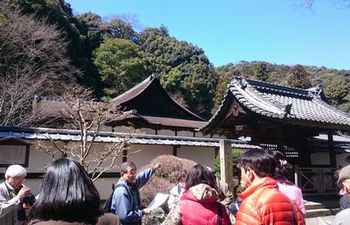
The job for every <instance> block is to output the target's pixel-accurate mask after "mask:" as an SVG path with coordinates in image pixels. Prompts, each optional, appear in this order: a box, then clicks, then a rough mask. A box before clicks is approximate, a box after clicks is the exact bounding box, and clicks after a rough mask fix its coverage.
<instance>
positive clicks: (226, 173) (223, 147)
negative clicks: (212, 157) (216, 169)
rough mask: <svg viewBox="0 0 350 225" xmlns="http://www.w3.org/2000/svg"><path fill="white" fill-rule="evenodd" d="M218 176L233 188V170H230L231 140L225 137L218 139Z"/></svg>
mask: <svg viewBox="0 0 350 225" xmlns="http://www.w3.org/2000/svg"><path fill="white" fill-rule="evenodd" d="M219 151H220V171H221V173H220V176H221V177H220V178H221V180H222V181H224V182H226V183H227V184H228V186H229V188H230V190H233V179H232V177H233V171H232V147H231V141H230V140H227V139H221V140H220V150H219Z"/></svg>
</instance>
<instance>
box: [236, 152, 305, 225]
mask: <svg viewBox="0 0 350 225" xmlns="http://www.w3.org/2000/svg"><path fill="white" fill-rule="evenodd" d="M239 166H240V169H241V187H242V190H243V191H242V193H241V194H240V195H239V197H240V198H241V199H242V203H241V205H240V207H239V210H238V212H237V216H236V224H235V225H248V224H249V225H272V224H274V225H289V224H290V225H304V224H305V222H304V217H303V214H302V213H301V211H300V209H299V207H298V206H296V205H295V203H293V202H292V201H291V200H290V199H289V198H288V197H287V196H286V195H284V194H283V193H282V192H280V191H279V190H278V186H277V183H276V180H274V179H273V178H272V177H273V176H274V172H275V169H276V162H275V160H274V158H273V154H272V151H270V150H266V149H252V150H248V151H246V152H245V153H244V154H243V155H242V158H241V160H240V163H239Z"/></svg>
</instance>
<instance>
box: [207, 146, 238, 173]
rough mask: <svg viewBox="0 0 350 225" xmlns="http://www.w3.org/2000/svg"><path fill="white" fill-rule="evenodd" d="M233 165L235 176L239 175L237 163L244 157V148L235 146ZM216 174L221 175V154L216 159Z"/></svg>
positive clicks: (232, 155)
mask: <svg viewBox="0 0 350 225" xmlns="http://www.w3.org/2000/svg"><path fill="white" fill-rule="evenodd" d="M231 153H232V154H231V157H232V166H233V176H237V164H238V162H239V160H240V159H241V157H242V154H243V150H242V149H238V148H233V149H232V152H231ZM214 168H215V175H216V176H218V177H220V156H219V155H217V156H216V157H215V159H214Z"/></svg>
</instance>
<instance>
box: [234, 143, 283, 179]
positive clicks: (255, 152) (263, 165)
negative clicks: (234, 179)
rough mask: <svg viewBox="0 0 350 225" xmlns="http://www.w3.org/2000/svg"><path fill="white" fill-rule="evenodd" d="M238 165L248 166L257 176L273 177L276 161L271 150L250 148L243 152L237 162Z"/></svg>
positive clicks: (245, 167)
mask: <svg viewBox="0 0 350 225" xmlns="http://www.w3.org/2000/svg"><path fill="white" fill-rule="evenodd" d="M239 165H240V167H243V168H244V169H247V167H250V168H251V169H252V170H253V171H254V172H255V173H256V175H257V176H259V177H268V176H270V177H273V176H274V174H275V169H276V162H275V160H274V158H273V154H272V151H271V150H268V149H250V150H247V151H246V152H244V153H243V155H242V157H241V160H240V162H239Z"/></svg>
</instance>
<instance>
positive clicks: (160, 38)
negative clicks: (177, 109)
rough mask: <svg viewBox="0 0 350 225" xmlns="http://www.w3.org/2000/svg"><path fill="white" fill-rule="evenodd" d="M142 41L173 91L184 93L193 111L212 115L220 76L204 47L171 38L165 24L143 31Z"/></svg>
mask: <svg viewBox="0 0 350 225" xmlns="http://www.w3.org/2000/svg"><path fill="white" fill-rule="evenodd" d="M140 43H141V47H142V49H143V50H144V51H145V54H146V57H147V59H148V60H149V61H150V63H151V64H152V66H153V67H154V69H155V72H157V73H159V74H160V75H161V82H162V85H164V87H165V89H166V90H167V91H168V92H169V94H170V95H172V96H175V95H180V96H181V97H182V99H183V100H184V105H187V106H188V107H189V109H190V110H191V111H193V112H195V113H197V114H199V115H201V116H203V117H206V118H209V117H210V111H211V109H212V107H213V99H214V94H215V87H216V83H217V78H216V76H215V72H214V69H213V66H212V65H211V64H210V62H209V60H208V58H207V57H206V56H205V54H204V52H203V50H202V49H200V48H198V47H196V46H193V45H192V44H190V43H187V42H184V41H179V40H177V39H175V38H172V37H170V36H169V33H168V30H167V29H166V27H164V26H162V27H161V28H160V29H156V28H149V29H146V30H145V31H143V32H142V33H141V34H140Z"/></svg>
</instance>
